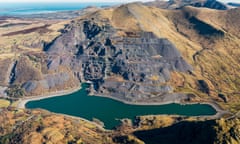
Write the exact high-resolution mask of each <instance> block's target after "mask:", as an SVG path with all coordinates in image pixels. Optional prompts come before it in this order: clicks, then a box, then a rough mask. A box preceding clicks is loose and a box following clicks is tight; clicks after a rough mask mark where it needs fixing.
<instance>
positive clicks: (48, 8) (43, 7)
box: [0, 2, 119, 16]
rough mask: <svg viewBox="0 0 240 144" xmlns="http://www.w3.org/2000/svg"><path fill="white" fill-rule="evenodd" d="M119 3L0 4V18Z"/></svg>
mask: <svg viewBox="0 0 240 144" xmlns="http://www.w3.org/2000/svg"><path fill="white" fill-rule="evenodd" d="M115 4H119V3H107V2H106V3H3V2H0V16H14V15H28V14H40V13H51V12H59V11H72V10H80V9H83V8H86V7H88V6H96V7H102V6H111V5H115Z"/></svg>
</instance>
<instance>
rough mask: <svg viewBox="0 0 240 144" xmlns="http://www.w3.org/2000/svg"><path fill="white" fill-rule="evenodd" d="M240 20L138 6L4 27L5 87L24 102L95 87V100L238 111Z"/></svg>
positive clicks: (228, 14)
mask: <svg viewBox="0 0 240 144" xmlns="http://www.w3.org/2000/svg"><path fill="white" fill-rule="evenodd" d="M239 14H240V10H239V9H231V10H227V11H218V10H212V9H200V8H194V7H184V8H182V9H180V10H162V9H158V8H154V7H147V6H144V5H142V4H141V3H132V4H128V5H122V6H119V7H116V8H107V9H103V10H97V11H95V12H89V13H87V14H86V15H84V16H82V17H80V18H77V19H75V20H72V21H71V22H70V21H63V22H57V21H48V24H46V22H42V23H43V24H41V23H36V26H33V25H31V26H29V25H28V24H26V25H27V26H26V28H25V30H21V31H19V30H18V31H16V30H15V31H14V32H11V31H9V29H6V28H4V27H2V31H3V32H4V31H6V32H4V33H3V34H2V36H1V37H0V38H1V39H2V40H3V41H1V42H5V43H2V46H3V47H4V49H3V53H2V54H1V55H3V56H2V57H1V61H0V66H1V67H2V71H0V73H1V76H0V80H1V85H2V86H3V87H8V89H7V93H8V95H9V96H10V97H19V96H20V97H21V95H40V94H44V93H45V94H47V93H50V92H53V91H56V90H62V89H66V90H67V89H72V88H74V87H78V86H79V85H80V83H81V82H86V81H90V82H92V89H91V90H90V91H91V94H95V95H104V96H109V97H112V96H113V97H114V98H116V99H119V100H123V101H128V102H138V103H141V102H149V103H151V102H173V101H174V102H215V103H218V104H220V105H221V106H222V107H223V108H224V109H228V110H231V111H233V112H236V111H238V110H239V101H240V99H239V94H238V90H239V80H238V79H239V60H238V56H239V51H238V47H239V31H240V28H239V26H238V25H239V23H240V21H239V20H238V16H239ZM21 23H23V22H21ZM25 23H27V22H25ZM3 25H4V24H3ZM37 25H38V26H37ZM40 25H43V26H40ZM8 31H9V32H8ZM20 35H24V37H20ZM46 35H47V37H46ZM28 37H29V38H28ZM35 37H38V39H35ZM32 38H33V39H32ZM27 39H28V40H27ZM16 40H17V41H16ZM36 40H37V41H36ZM223 58H224V59H223ZM5 63H8V65H5ZM6 71H7V73H6ZM43 92H44V93H43Z"/></svg>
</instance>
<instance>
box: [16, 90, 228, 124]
mask: <svg viewBox="0 0 240 144" xmlns="http://www.w3.org/2000/svg"><path fill="white" fill-rule="evenodd" d="M81 89H82V87H81V86H79V87H76V88H73V89H70V90H63V91H57V92H52V93H49V94H46V95H42V96H32V97H26V98H22V99H20V100H19V101H18V104H17V108H21V109H25V108H26V104H27V103H28V102H30V101H37V100H42V99H47V98H52V97H59V96H66V95H69V94H72V93H75V92H77V91H79V90H81ZM89 96H93V95H92V94H89ZM94 96H97V97H104V98H109V99H113V100H116V101H119V102H122V103H124V104H128V105H166V104H173V103H175V104H180V105H188V104H189V105H191V104H206V105H209V106H211V107H212V108H213V109H214V110H215V111H216V114H215V115H201V116H192V117H197V118H198V117H199V118H206V119H218V118H221V117H222V116H223V115H224V114H227V113H229V112H227V111H225V110H223V109H222V108H221V107H220V106H219V105H218V104H216V103H214V102H195V103H194V102H193V103H186V102H184V103H182V102H178V101H167V102H151V103H146V102H129V101H126V100H121V99H118V98H115V97H112V96H102V95H95V94H94ZM58 114H61V113H58ZM62 115H65V116H68V117H74V118H80V119H82V120H86V121H88V122H91V121H90V120H87V119H84V118H81V117H76V116H70V115H66V114H62Z"/></svg>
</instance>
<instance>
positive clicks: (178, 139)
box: [134, 121, 216, 144]
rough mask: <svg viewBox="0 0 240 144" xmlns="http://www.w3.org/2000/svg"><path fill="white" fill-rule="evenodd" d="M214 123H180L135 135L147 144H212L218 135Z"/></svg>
mask: <svg viewBox="0 0 240 144" xmlns="http://www.w3.org/2000/svg"><path fill="white" fill-rule="evenodd" d="M214 125H215V122H214V121H206V122H180V123H178V124H174V125H172V126H169V127H165V128H159V129H153V130H148V131H136V132H134V135H135V136H136V137H137V138H139V139H141V140H142V141H144V142H145V143H146V144H212V143H213V141H214V138H215V137H216V133H215V131H214V128H213V126H214Z"/></svg>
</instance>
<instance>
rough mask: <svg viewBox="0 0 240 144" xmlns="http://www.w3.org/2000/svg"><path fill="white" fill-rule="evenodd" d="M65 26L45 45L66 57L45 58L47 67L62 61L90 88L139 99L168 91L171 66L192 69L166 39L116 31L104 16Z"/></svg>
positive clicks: (169, 91) (150, 34) (103, 93)
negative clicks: (100, 21)
mask: <svg viewBox="0 0 240 144" xmlns="http://www.w3.org/2000/svg"><path fill="white" fill-rule="evenodd" d="M68 27H69V28H67V29H65V30H64V33H63V34H62V35H61V36H60V37H58V38H57V39H56V40H55V41H54V42H52V43H50V44H48V45H46V48H44V49H45V50H46V52H47V53H48V54H49V55H52V56H51V57H52V58H53V57H54V56H53V55H55V54H56V53H57V54H58V55H64V56H65V57H67V58H66V59H69V60H68V61H66V60H65V61H63V60H61V58H59V57H57V58H54V59H49V60H48V61H49V62H48V68H49V69H57V68H58V67H59V66H60V65H63V62H64V63H66V64H65V65H66V66H70V68H71V69H72V71H74V73H75V74H76V73H77V76H78V78H79V79H80V81H90V82H92V84H93V85H92V88H93V89H92V90H91V92H92V93H95V94H98V95H111V96H114V97H115V98H118V99H125V100H128V101H142V100H143V99H146V98H149V97H157V96H161V95H164V94H167V93H171V92H172V91H173V88H172V87H171V86H170V85H168V84H167V82H168V81H169V80H170V79H171V74H170V73H171V72H172V71H178V72H190V71H192V70H193V68H192V66H191V65H189V64H188V63H187V62H186V61H185V60H184V59H183V57H182V56H181V53H180V52H179V51H178V50H177V48H176V47H175V46H174V45H173V44H172V43H171V42H170V41H169V40H167V39H165V38H158V37H156V36H155V35H154V34H153V33H151V32H137V33H135V34H129V33H128V32H126V36H116V31H117V30H116V29H114V28H113V27H112V26H111V25H110V24H109V23H108V22H105V23H104V24H103V25H101V26H100V25H98V24H97V22H96V21H94V20H84V21H75V22H73V23H72V24H71V25H69V26H68ZM60 57H62V56H60ZM116 77H119V78H121V79H123V81H119V80H116V79H114V78H116ZM179 97H181V96H180V95H179ZM183 98H184V99H185V97H184V96H183ZM163 99H164V98H163ZM180 100H181V99H180Z"/></svg>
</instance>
